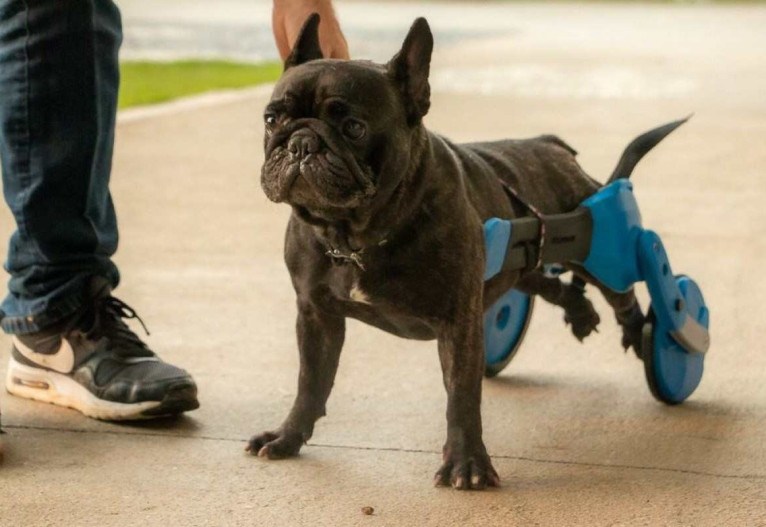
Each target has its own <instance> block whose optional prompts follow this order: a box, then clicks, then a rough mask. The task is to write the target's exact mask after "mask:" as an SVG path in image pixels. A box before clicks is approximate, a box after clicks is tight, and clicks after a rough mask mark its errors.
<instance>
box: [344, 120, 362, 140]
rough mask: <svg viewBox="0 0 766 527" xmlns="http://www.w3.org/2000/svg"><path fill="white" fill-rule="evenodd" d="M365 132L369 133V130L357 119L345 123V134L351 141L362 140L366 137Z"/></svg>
mask: <svg viewBox="0 0 766 527" xmlns="http://www.w3.org/2000/svg"><path fill="white" fill-rule="evenodd" d="M365 132H367V129H366V128H365V127H364V125H363V124H362V123H361V122H359V121H357V120H356V119H348V120H347V121H346V122H345V123H343V133H344V134H345V135H346V137H348V138H349V139H361V138H362V137H364V134H365Z"/></svg>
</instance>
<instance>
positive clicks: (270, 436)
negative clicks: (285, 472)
mask: <svg viewBox="0 0 766 527" xmlns="http://www.w3.org/2000/svg"><path fill="white" fill-rule="evenodd" d="M301 446H303V437H301V435H300V434H288V433H285V432H281V431H278V430H277V431H274V432H264V433H262V434H258V435H254V436H253V437H251V438H250V441H248V442H247V446H246V447H245V451H246V452H250V453H251V454H252V455H254V456H258V457H265V458H268V459H284V458H286V457H292V456H297V455H298V452H299V451H300V449H301Z"/></svg>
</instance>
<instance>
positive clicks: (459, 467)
mask: <svg viewBox="0 0 766 527" xmlns="http://www.w3.org/2000/svg"><path fill="white" fill-rule="evenodd" d="M434 485H436V486H437V487H442V486H444V487H446V486H448V485H452V487H453V488H455V489H457V490H484V489H485V488H487V487H499V486H500V477H499V476H498V475H497V472H496V471H495V469H494V467H493V466H492V461H491V460H490V459H489V455H487V452H486V450H485V449H484V445H481V448H478V449H475V451H473V452H471V451H469V450H468V449H451V448H449V447H445V448H444V463H443V464H442V466H441V468H440V469H439V470H437V471H436V475H435V476H434Z"/></svg>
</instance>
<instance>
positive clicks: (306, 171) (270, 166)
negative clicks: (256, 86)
mask: <svg viewBox="0 0 766 527" xmlns="http://www.w3.org/2000/svg"><path fill="white" fill-rule="evenodd" d="M264 123H265V127H266V130H265V140H264V141H265V149H266V161H265V163H264V165H263V169H262V172H261V186H262V187H263V190H264V192H265V193H266V195H267V196H268V198H269V199H271V200H272V201H275V202H282V201H285V202H287V203H290V204H291V205H294V206H299V207H303V208H305V209H307V210H309V211H316V210H334V209H356V208H359V207H364V206H365V205H366V204H368V203H370V202H371V201H372V200H373V199H374V198H375V196H376V193H377V191H378V186H379V185H380V184H382V183H383V181H382V180H383V179H384V178H383V177H382V176H383V174H382V172H383V171H385V169H384V166H385V165H387V162H386V158H387V156H389V155H390V154H389V151H390V149H389V146H390V145H392V144H396V143H397V138H400V137H402V134H403V133H406V129H407V123H406V117H405V111H404V109H403V107H402V103H401V100H400V97H399V95H398V90H397V88H396V86H395V85H394V81H393V80H392V79H391V78H390V76H389V75H387V72H386V69H385V67H384V66H381V65H377V64H373V63H370V62H362V61H339V60H313V61H311V62H308V63H305V64H302V65H299V66H295V67H291V68H290V69H288V70H287V71H285V73H284V75H283V76H282V78H281V79H280V81H279V82H278V83H277V85H276V87H275V88H274V93H273V94H272V98H271V101H270V102H269V104H268V105H267V107H266V110H265V113H264ZM399 143H401V141H399Z"/></svg>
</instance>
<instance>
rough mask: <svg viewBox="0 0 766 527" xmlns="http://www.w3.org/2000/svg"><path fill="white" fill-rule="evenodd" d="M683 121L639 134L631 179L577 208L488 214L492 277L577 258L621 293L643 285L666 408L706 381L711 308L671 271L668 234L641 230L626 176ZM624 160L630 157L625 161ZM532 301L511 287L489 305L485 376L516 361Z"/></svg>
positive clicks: (648, 345) (653, 371) (647, 333)
mask: <svg viewBox="0 0 766 527" xmlns="http://www.w3.org/2000/svg"><path fill="white" fill-rule="evenodd" d="M683 122H685V120H682V121H676V122H674V123H670V124H668V125H665V126H663V127H660V128H657V129H655V130H652V131H650V132H647V133H646V134H644V135H642V136H640V137H639V138H637V139H636V140H635V141H634V142H633V143H631V145H629V146H628V148H627V149H626V151H625V154H623V159H621V163H620V165H629V168H627V175H625V174H624V173H622V174H621V173H620V170H621V168H620V165H618V168H617V169H616V170H615V174H614V175H613V176H612V177H611V178H610V182H609V183H608V184H607V185H606V186H604V187H602V188H601V189H600V190H599V191H598V192H596V193H595V194H594V195H592V196H591V197H589V198H588V199H586V200H585V201H583V202H582V204H581V205H580V207H578V208H577V209H576V210H575V211H573V212H569V213H565V214H555V215H540V216H537V217H523V218H519V219H513V220H504V219H499V218H491V219H489V220H487V221H486V222H485V223H484V240H485V250H486V268H485V273H484V280H485V281H486V280H489V279H490V278H492V277H494V276H496V275H497V274H498V273H500V272H502V271H508V270H520V269H524V268H527V269H529V268H531V266H536V265H539V264H542V265H547V266H554V268H555V266H557V265H558V264H561V263H565V262H574V263H576V264H579V265H580V266H582V267H583V268H584V269H585V270H586V271H587V272H588V273H590V274H591V275H592V276H593V277H595V278H596V279H597V280H598V281H600V282H601V283H602V284H604V285H606V286H607V287H608V288H610V289H612V290H614V291H618V292H624V291H628V290H629V289H630V288H631V287H632V286H633V285H634V284H635V283H637V282H646V285H647V288H648V290H649V295H650V297H651V305H650V307H649V312H648V316H647V317H646V321H645V323H644V326H643V332H642V342H641V350H640V351H641V353H640V355H641V357H642V359H643V362H644V371H645V374H646V380H647V383H648V385H649V389H650V391H651V393H652V395H654V397H655V398H657V399H658V400H660V401H662V402H664V403H666V404H678V403H681V402H683V401H684V400H685V399H687V398H688V397H689V396H690V395H691V394H692V393H693V392H694V390H695V389H696V388H697V386H698V385H699V383H700V380H701V379H702V372H703V366H704V360H705V354H706V352H707V350H708V348H709V347H710V335H709V332H708V326H709V311H708V308H707V306H706V305H705V300H704V298H703V296H702V291H701V290H700V288H699V286H698V285H697V283H696V282H695V281H694V280H692V279H691V278H690V277H688V276H686V275H674V274H673V272H672V270H671V268H670V262H669V260H668V255H667V253H666V251H665V247H664V245H663V243H662V240H661V239H660V237H659V236H658V235H657V233H655V232H653V231H651V230H648V229H645V228H643V227H642V225H641V214H640V212H639V208H638V203H637V202H636V199H635V196H634V195H633V185H632V184H631V183H630V182H629V181H627V179H626V178H627V177H628V176H629V175H630V172H631V171H632V168H633V166H635V164H636V163H637V162H638V160H639V159H640V158H641V157H642V156H643V155H644V154H645V153H646V152H647V151H648V150H650V149H651V148H652V147H653V146H654V145H655V144H657V143H658V142H659V141H660V140H661V139H662V138H664V137H665V136H666V135H667V134H669V133H670V132H672V131H673V130H674V129H675V128H677V127H678V126H680V125H681V124H682V123H683ZM626 156H627V157H628V158H631V157H632V158H631V159H628V161H627V162H626ZM623 172H624V171H623ZM530 262H532V265H531V266H530ZM560 269H561V268H560V267H559V270H560ZM533 306H534V298H533V297H532V296H529V295H527V294H525V293H523V292H521V291H518V290H515V289H511V290H509V291H508V292H507V293H505V294H504V295H503V296H501V297H500V298H499V299H498V300H497V301H496V302H495V303H494V304H493V305H491V306H490V307H489V308H488V309H487V310H486V312H485V314H484V347H485V361H486V365H485V375H486V376H487V377H493V376H495V375H497V374H498V373H500V371H502V370H503V369H504V368H505V367H506V366H507V365H508V363H509V362H510V361H511V359H513V357H514V355H515V354H516V352H517V351H518V349H519V347H520V345H521V342H522V341H523V339H524V334H525V332H526V329H527V326H528V324H529V321H530V319H531V316H532V311H533Z"/></svg>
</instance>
